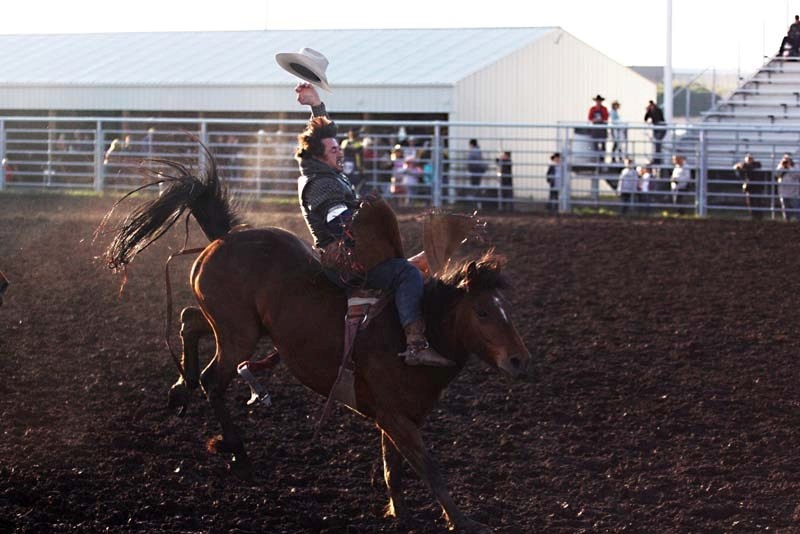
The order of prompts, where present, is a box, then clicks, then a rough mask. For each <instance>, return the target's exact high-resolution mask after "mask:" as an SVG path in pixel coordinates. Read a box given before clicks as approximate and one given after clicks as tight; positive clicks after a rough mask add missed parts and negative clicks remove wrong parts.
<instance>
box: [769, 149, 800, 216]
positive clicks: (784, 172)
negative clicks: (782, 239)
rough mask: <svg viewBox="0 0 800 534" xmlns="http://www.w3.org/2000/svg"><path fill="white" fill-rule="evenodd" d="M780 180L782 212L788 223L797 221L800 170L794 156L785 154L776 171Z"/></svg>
mask: <svg viewBox="0 0 800 534" xmlns="http://www.w3.org/2000/svg"><path fill="white" fill-rule="evenodd" d="M775 176H776V177H777V178H778V195H779V196H780V198H781V211H782V212H783V219H784V220H786V221H796V220H797V219H798V215H800V213H798V210H800V170H799V169H798V168H797V167H796V166H795V164H794V160H792V156H790V155H789V154H784V155H783V158H781V161H780V162H779V163H778V168H777V169H776V171H775Z"/></svg>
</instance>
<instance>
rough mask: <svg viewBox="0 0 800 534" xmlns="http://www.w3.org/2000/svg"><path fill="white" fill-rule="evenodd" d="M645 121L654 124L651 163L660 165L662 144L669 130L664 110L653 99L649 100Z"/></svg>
mask: <svg viewBox="0 0 800 534" xmlns="http://www.w3.org/2000/svg"><path fill="white" fill-rule="evenodd" d="M644 122H649V123H650V124H652V125H653V158H652V160H651V163H652V164H653V165H659V164H661V144H662V142H663V139H664V137H665V136H666V135H667V130H666V129H665V128H664V124H665V122H664V111H663V110H662V109H661V108H660V107H658V105H657V104H656V103H655V102H653V101H652V100H650V101H648V102H647V108H645V112H644Z"/></svg>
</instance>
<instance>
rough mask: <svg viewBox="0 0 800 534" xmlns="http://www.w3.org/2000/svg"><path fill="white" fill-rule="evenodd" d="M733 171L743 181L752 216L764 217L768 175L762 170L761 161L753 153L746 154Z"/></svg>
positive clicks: (743, 190)
mask: <svg viewBox="0 0 800 534" xmlns="http://www.w3.org/2000/svg"><path fill="white" fill-rule="evenodd" d="M733 172H734V173H735V174H736V176H737V177H738V178H739V179H740V180H741V181H742V193H744V201H745V204H746V205H747V211H748V212H750V217H752V218H753V219H760V218H762V216H763V215H764V211H763V208H764V207H765V204H766V203H765V200H766V196H765V193H766V187H764V186H765V184H764V179H765V178H766V177H765V176H764V174H763V173H762V172H761V162H759V161H756V160H755V158H753V155H752V154H745V156H744V159H743V160H742V161H740V162H738V163H736V164H735V165H734V166H733Z"/></svg>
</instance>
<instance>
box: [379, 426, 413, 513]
mask: <svg viewBox="0 0 800 534" xmlns="http://www.w3.org/2000/svg"><path fill="white" fill-rule="evenodd" d="M381 452H382V455H383V480H384V481H385V482H386V489H387V491H388V493H389V504H387V505H386V509H385V514H384V515H385V516H386V517H396V518H398V519H403V518H404V517H405V516H407V513H406V505H405V499H403V487H402V486H403V462H404V461H405V459H404V458H403V455H402V454H400V451H398V450H397V447H395V446H394V443H392V440H390V439H389V436H387V435H386V432H384V431H381Z"/></svg>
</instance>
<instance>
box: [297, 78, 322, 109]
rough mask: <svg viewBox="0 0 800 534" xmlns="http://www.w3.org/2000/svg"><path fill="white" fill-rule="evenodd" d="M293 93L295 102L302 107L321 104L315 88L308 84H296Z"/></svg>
mask: <svg viewBox="0 0 800 534" xmlns="http://www.w3.org/2000/svg"><path fill="white" fill-rule="evenodd" d="M294 91H295V93H297V101H298V102H299V103H300V104H301V105H303V106H319V105H320V104H321V103H322V100H321V99H320V98H319V94H318V93H317V90H316V88H314V86H313V85H311V84H310V83H298V84H297V87H295V88H294Z"/></svg>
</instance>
